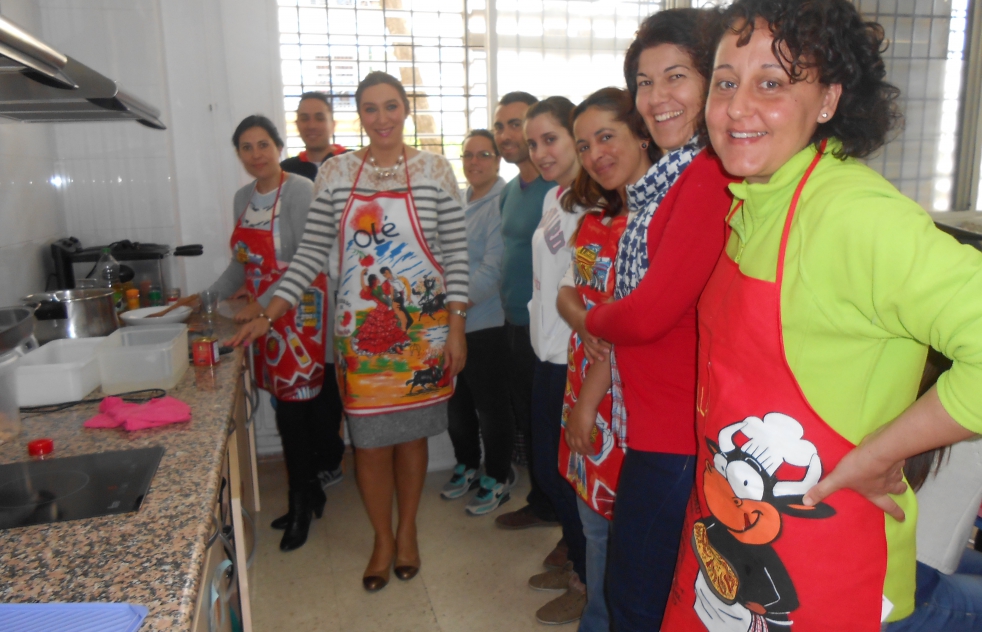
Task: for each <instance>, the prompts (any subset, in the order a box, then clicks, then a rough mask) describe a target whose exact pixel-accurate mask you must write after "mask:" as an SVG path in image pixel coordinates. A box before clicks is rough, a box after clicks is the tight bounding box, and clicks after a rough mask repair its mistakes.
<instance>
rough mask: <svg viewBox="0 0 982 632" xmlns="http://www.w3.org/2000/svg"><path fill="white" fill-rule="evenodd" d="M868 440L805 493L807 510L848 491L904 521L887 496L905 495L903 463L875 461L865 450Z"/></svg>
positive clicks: (902, 515)
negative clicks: (840, 492) (838, 492)
mask: <svg viewBox="0 0 982 632" xmlns="http://www.w3.org/2000/svg"><path fill="white" fill-rule="evenodd" d="M868 439H869V437H867V439H866V440H863V442H862V443H860V444H859V445H858V446H856V447H855V448H853V449H852V450H850V451H849V452H848V453H847V454H846V455H845V456H844V457H842V460H841V461H839V464H838V465H836V466H835V469H833V470H832V471H831V472H830V473H829V475H828V476H826V477H825V478H824V479H823V480H822V481H821V482H819V483H818V484H817V485H815V486H814V487H812V488H811V489H810V490H808V492H807V493H806V494H805V496H804V499H803V500H802V502H803V503H804V504H805V505H806V506H808V507H811V506H814V505H817V504H818V503H819V502H821V501H822V500H824V499H825V498H827V497H828V496H831V495H832V494H833V493H835V492H837V491H839V490H840V489H851V490H853V491H855V492H857V493H859V494H862V495H863V496H865V497H866V498H867V499H868V500H869V501H870V502H871V503H873V504H874V505H876V506H877V507H879V508H880V509H882V510H883V511H884V512H886V513H888V514H890V515H891V516H893V518H894V519H896V520H897V521H899V522H903V521H904V518H905V515H904V510H903V509H901V508H900V505H898V504H897V502H896V501H895V500H894V499H893V498H891V497H890V494H903V493H904V492H905V491H907V483H906V482H904V474H903V467H904V462H903V461H896V462H892V463H891V462H889V461H882V460H880V459H877V458H875V457H874V456H873V454H871V452H870V450H868V449H867V447H868V446H867V445H866V443H867V440H868Z"/></svg>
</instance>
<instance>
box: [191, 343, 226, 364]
mask: <svg viewBox="0 0 982 632" xmlns="http://www.w3.org/2000/svg"><path fill="white" fill-rule="evenodd" d="M191 349H192V355H193V356H194V364H195V366H214V365H216V364H218V358H219V356H218V338H198V339H197V340H195V341H194V344H193V346H192V347H191Z"/></svg>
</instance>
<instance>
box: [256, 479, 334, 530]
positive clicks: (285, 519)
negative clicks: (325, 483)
mask: <svg viewBox="0 0 982 632" xmlns="http://www.w3.org/2000/svg"><path fill="white" fill-rule="evenodd" d="M309 491H310V492H311V494H312V498H313V508H314V513H315V514H317V517H318V518H320V517H321V513H322V512H323V511H324V503H326V502H327V496H325V495H324V488H323V487H321V484H320V479H315V480H314V481H312V482H311V483H310V485H309ZM318 508H319V509H320V510H319V511H318ZM292 515H293V496H290V505H289V508H288V509H287V511H286V513H285V514H283V515H282V516H280V517H279V518H277V519H276V520H273V521H272V522H271V523H269V526H270V527H271V528H273V529H280V530H282V529H286V526H287V525H288V524H290V516H292Z"/></svg>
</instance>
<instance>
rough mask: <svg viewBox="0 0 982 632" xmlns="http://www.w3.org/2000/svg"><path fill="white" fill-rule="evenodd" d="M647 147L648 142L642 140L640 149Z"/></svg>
mask: <svg viewBox="0 0 982 632" xmlns="http://www.w3.org/2000/svg"><path fill="white" fill-rule="evenodd" d="M647 148H648V143H647V141H645V142H643V143H641V149H647Z"/></svg>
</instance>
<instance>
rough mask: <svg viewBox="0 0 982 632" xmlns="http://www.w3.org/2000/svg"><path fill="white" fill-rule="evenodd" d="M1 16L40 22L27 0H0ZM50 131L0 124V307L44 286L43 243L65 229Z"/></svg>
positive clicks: (26, 22)
mask: <svg viewBox="0 0 982 632" xmlns="http://www.w3.org/2000/svg"><path fill="white" fill-rule="evenodd" d="M0 10H2V12H3V14H4V15H5V16H7V17H9V18H10V19H12V20H14V21H15V22H17V23H18V24H21V25H22V26H24V27H26V28H37V27H39V26H40V21H41V14H40V11H39V10H38V7H37V4H36V2H32V1H31V0H3V2H2V4H0ZM55 159H56V152H55V143H54V133H53V129H52V127H51V126H48V125H24V124H21V123H14V122H10V123H3V124H0V271H2V275H0V279H2V280H0V306H6V305H16V304H18V303H19V299H20V297H21V296H24V295H26V294H30V293H33V292H38V291H41V290H43V289H44V282H45V278H46V277H47V275H48V272H49V270H48V264H47V263H46V262H47V259H48V256H47V254H46V253H47V252H48V244H49V243H50V242H51V240H53V239H57V238H58V237H61V236H62V235H64V233H65V217H64V213H63V212H62V199H61V196H60V194H59V192H58V191H57V190H56V189H55V188H54V187H53V186H52V185H51V184H50V180H51V177H52V176H53V175H54V174H55Z"/></svg>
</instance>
